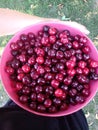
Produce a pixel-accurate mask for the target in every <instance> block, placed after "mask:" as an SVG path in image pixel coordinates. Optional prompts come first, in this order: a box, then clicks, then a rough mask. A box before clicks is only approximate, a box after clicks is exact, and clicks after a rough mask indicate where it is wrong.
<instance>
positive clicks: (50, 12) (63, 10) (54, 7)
mask: <svg viewBox="0 0 98 130" xmlns="http://www.w3.org/2000/svg"><path fill="white" fill-rule="evenodd" d="M0 7H1V8H10V9H16V10H19V11H21V12H24V13H28V14H31V15H33V14H34V15H38V16H41V17H52V18H59V19H60V20H65V21H66V20H69V21H76V22H78V23H81V24H83V25H85V26H86V27H87V28H88V30H89V31H90V34H89V37H90V38H91V39H92V41H93V42H94V44H95V46H96V47H98V0H46V1H45V0H28V1H26V0H17V1H16V0H0ZM11 37H12V36H6V37H0V55H2V51H3V49H4V47H5V45H6V44H7V42H8V41H9V39H10V38H11ZM7 99H8V96H7V94H6V93H5V91H4V90H3V86H2V85H1V83H0V106H2V105H3V104H4V103H5V102H6V101H7ZM83 110H84V112H85V115H86V117H87V121H88V124H89V128H90V130H97V127H98V93H97V94H96V96H95V97H94V99H93V100H92V101H91V102H90V103H89V104H88V105H87V106H86V107H85V108H84V109H83Z"/></svg>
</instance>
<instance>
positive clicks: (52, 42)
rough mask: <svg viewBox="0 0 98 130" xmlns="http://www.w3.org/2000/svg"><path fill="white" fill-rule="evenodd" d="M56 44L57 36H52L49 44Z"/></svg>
mask: <svg viewBox="0 0 98 130" xmlns="http://www.w3.org/2000/svg"><path fill="white" fill-rule="evenodd" d="M55 42H56V36H54V35H52V36H50V37H49V43H51V44H54V43H55Z"/></svg>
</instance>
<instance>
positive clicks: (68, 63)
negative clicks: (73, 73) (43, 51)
mask: <svg viewBox="0 0 98 130" xmlns="http://www.w3.org/2000/svg"><path fill="white" fill-rule="evenodd" d="M66 67H67V68H68V69H72V68H74V67H75V62H74V61H72V60H69V61H67V62H66Z"/></svg>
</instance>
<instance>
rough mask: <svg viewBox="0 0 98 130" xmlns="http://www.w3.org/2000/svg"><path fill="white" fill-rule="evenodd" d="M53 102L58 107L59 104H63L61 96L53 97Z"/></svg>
mask: <svg viewBox="0 0 98 130" xmlns="http://www.w3.org/2000/svg"><path fill="white" fill-rule="evenodd" d="M53 104H54V105H55V106H56V107H57V106H61V100H60V98H57V97H56V98H54V99H53Z"/></svg>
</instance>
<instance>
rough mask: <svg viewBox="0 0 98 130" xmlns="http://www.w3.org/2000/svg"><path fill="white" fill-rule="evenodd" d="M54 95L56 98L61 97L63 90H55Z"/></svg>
mask: <svg viewBox="0 0 98 130" xmlns="http://www.w3.org/2000/svg"><path fill="white" fill-rule="evenodd" d="M54 95H55V96H56V97H62V95H63V90H62V89H60V88H58V89H56V90H55V92H54Z"/></svg>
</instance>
